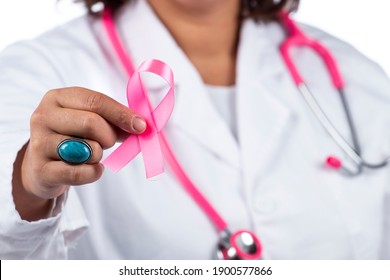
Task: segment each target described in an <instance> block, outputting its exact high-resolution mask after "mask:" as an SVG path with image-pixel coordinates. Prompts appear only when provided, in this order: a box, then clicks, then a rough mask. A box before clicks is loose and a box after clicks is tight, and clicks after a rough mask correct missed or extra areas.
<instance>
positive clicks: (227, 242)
mask: <svg viewBox="0 0 390 280" xmlns="http://www.w3.org/2000/svg"><path fill="white" fill-rule="evenodd" d="M261 252H262V247H261V243H260V240H259V239H258V238H257V236H256V235H255V234H254V233H253V232H250V231H248V230H239V231H236V232H234V233H233V234H231V233H230V232H229V231H228V230H224V231H223V232H221V238H220V241H219V243H218V248H217V257H218V259H220V260H258V259H260V258H261Z"/></svg>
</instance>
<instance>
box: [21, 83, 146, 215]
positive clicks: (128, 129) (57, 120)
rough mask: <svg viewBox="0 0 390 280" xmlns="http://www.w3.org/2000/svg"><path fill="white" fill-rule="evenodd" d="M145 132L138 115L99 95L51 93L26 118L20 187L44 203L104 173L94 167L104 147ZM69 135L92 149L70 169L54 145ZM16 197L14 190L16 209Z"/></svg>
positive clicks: (67, 91) (79, 91)
mask: <svg viewBox="0 0 390 280" xmlns="http://www.w3.org/2000/svg"><path fill="white" fill-rule="evenodd" d="M145 128H146V123H145V121H144V120H143V118H142V117H140V116H139V115H137V114H136V113H135V112H133V111H131V110H130V109H129V108H127V107H126V106H124V105H122V104H120V103H118V102H117V101H115V100H113V99H112V98H110V97H108V96H106V95H104V94H102V93H99V92H95V91H92V90H88V89H84V88H78V87H73V88H62V89H57V90H51V91H49V92H48V93H47V94H46V95H45V96H44V97H43V99H42V101H41V103H40V104H39V106H38V108H37V109H36V110H35V111H34V113H33V114H32V116H31V121H30V131H31V135H30V141H29V143H28V145H27V147H26V148H25V153H24V155H23V158H22V163H21V171H20V177H21V183H22V188H23V189H24V190H25V192H26V194H29V195H30V196H31V195H33V196H35V197H37V198H41V199H43V200H48V199H52V198H56V197H58V196H60V195H61V194H63V193H64V192H65V191H66V190H67V189H68V188H69V186H70V185H83V184H87V183H91V182H94V181H96V180H98V179H99V178H100V177H101V175H102V173H103V165H102V164H100V163H99V162H100V160H101V158H102V154H103V149H107V148H110V147H112V146H113V145H114V144H115V142H116V141H117V140H118V138H119V137H120V136H121V135H123V134H124V133H135V134H138V133H142V132H143V131H144V130H145ZM70 137H78V138H83V139H84V140H86V141H87V142H88V143H89V145H90V146H91V147H92V150H93V154H92V157H91V158H90V159H89V160H88V162H86V163H84V164H81V165H69V164H67V163H64V162H63V161H61V160H60V159H59V156H58V154H57V145H58V144H59V143H60V142H61V141H62V140H64V139H67V138H70ZM15 168H18V166H17V162H15ZM15 187H16V186H14V188H15ZM18 193H21V192H20V191H19V192H15V191H14V199H15V204H16V205H17V204H18V203H17V200H18V199H17V197H16V198H15V194H16V195H18ZM21 207H24V206H21ZM17 208H18V205H17ZM18 210H19V209H18ZM19 212H20V211H19Z"/></svg>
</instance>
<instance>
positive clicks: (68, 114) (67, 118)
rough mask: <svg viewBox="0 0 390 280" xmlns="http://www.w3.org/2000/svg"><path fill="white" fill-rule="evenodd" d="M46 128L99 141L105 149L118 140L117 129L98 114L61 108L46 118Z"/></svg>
mask: <svg viewBox="0 0 390 280" xmlns="http://www.w3.org/2000/svg"><path fill="white" fill-rule="evenodd" d="M45 121H46V126H47V127H48V128H49V129H50V130H51V131H53V132H56V133H58V134H62V135H72V136H77V137H80V138H83V139H92V140H94V141H97V142H98V143H99V144H100V145H101V146H102V147H103V148H104V149H107V148H110V147H112V146H113V145H114V144H115V142H116V140H117V133H116V129H115V128H114V127H113V126H112V125H111V124H109V123H108V122H107V121H106V120H105V119H104V118H102V117H101V116H99V115H98V114H96V113H93V112H88V111H81V110H74V109H67V108H61V109H60V110H56V111H55V112H53V113H51V114H50V116H49V117H47V116H46V120H45Z"/></svg>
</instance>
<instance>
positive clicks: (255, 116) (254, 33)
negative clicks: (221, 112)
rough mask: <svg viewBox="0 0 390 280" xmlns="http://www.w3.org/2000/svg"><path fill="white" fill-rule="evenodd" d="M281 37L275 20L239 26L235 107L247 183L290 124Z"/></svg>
mask: <svg viewBox="0 0 390 280" xmlns="http://www.w3.org/2000/svg"><path fill="white" fill-rule="evenodd" d="M283 39H284V32H283V29H282V28H281V26H280V24H278V23H255V22H253V21H250V20H248V21H246V22H245V24H244V26H243V28H242V30H241V40H240V42H241V43H240V48H239V53H238V64H237V85H238V96H237V97H238V98H237V109H236V111H237V115H238V120H237V123H238V129H239V130H238V132H239V142H240V147H241V157H242V164H243V172H244V174H245V178H246V181H247V183H248V184H247V185H248V186H255V185H256V184H258V180H260V179H261V177H262V174H264V172H266V171H267V167H269V164H272V163H273V162H274V161H273V160H272V157H273V156H275V155H276V154H277V152H278V151H279V150H280V149H281V148H282V147H281V145H282V143H283V141H282V140H283V138H284V137H286V133H287V131H288V129H289V128H290V127H291V123H290V121H291V120H292V118H291V116H292V112H291V109H290V108H289V106H288V105H287V104H285V103H284V102H283V100H286V99H285V96H286V95H288V94H296V92H293V93H292V91H294V90H295V88H294V87H293V85H292V83H291V79H290V76H289V75H288V73H287V71H286V67H285V65H284V62H283V61H282V59H281V55H280V52H279V45H280V43H281V42H282V40H283ZM286 85H287V86H286ZM286 90H287V91H286Z"/></svg>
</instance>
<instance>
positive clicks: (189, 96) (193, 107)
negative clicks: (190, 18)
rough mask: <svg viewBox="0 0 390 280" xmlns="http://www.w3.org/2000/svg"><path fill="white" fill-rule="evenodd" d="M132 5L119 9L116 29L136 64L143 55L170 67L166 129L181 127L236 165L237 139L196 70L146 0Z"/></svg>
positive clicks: (144, 57) (237, 157) (198, 141)
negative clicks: (171, 85)
mask: <svg viewBox="0 0 390 280" xmlns="http://www.w3.org/2000/svg"><path fill="white" fill-rule="evenodd" d="M134 5H135V7H131V8H130V7H129V5H128V6H127V7H126V8H125V9H124V10H123V11H122V12H121V13H120V15H119V17H118V23H119V24H118V25H119V32H120V34H121V36H122V37H123V38H124V42H125V45H126V46H125V47H126V48H127V49H128V50H130V55H131V56H132V59H133V61H134V64H136V65H139V64H140V63H141V62H142V61H144V60H146V59H151V58H154V59H160V60H162V61H164V62H166V63H167V64H168V65H169V66H170V67H171V68H172V70H173V73H174V75H175V107H174V111H173V113H172V116H171V118H170V120H169V121H168V124H167V126H168V127H169V130H170V131H172V130H175V129H178V130H181V131H182V132H183V133H186V134H187V135H188V136H189V137H191V138H192V139H194V140H195V141H196V142H197V143H199V145H202V146H203V147H204V148H205V149H207V150H208V151H209V152H211V153H214V154H215V156H216V158H218V159H220V160H223V161H225V162H226V163H229V164H230V165H232V166H236V167H238V166H239V160H240V159H239V150H238V145H237V142H236V140H235V139H234V136H233V135H232V133H231V131H230V129H229V128H228V126H227V124H226V123H225V121H224V120H223V119H222V118H221V116H220V115H219V113H218V112H217V110H216V109H215V107H214V104H212V102H211V100H210V98H209V96H208V93H207V91H206V88H205V86H204V84H203V81H202V79H201V77H200V75H199V74H198V72H197V70H196V69H195V68H194V66H193V65H192V63H191V62H190V61H189V59H188V58H187V57H186V55H185V54H184V53H183V51H182V50H181V49H180V47H179V46H178V45H177V43H176V42H175V41H174V39H173V38H172V36H171V35H170V33H169V32H168V31H167V29H166V28H165V27H164V26H163V24H162V23H161V22H160V21H159V19H158V18H157V16H156V15H155V14H154V12H153V11H152V9H151V7H150V6H149V5H148V4H147V1H143V0H141V1H136V3H134ZM142 23H143V24H142ZM152 91H153V90H151V92H152ZM151 98H152V99H153V96H151ZM168 136H169V135H168ZM173 148H174V147H173Z"/></svg>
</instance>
